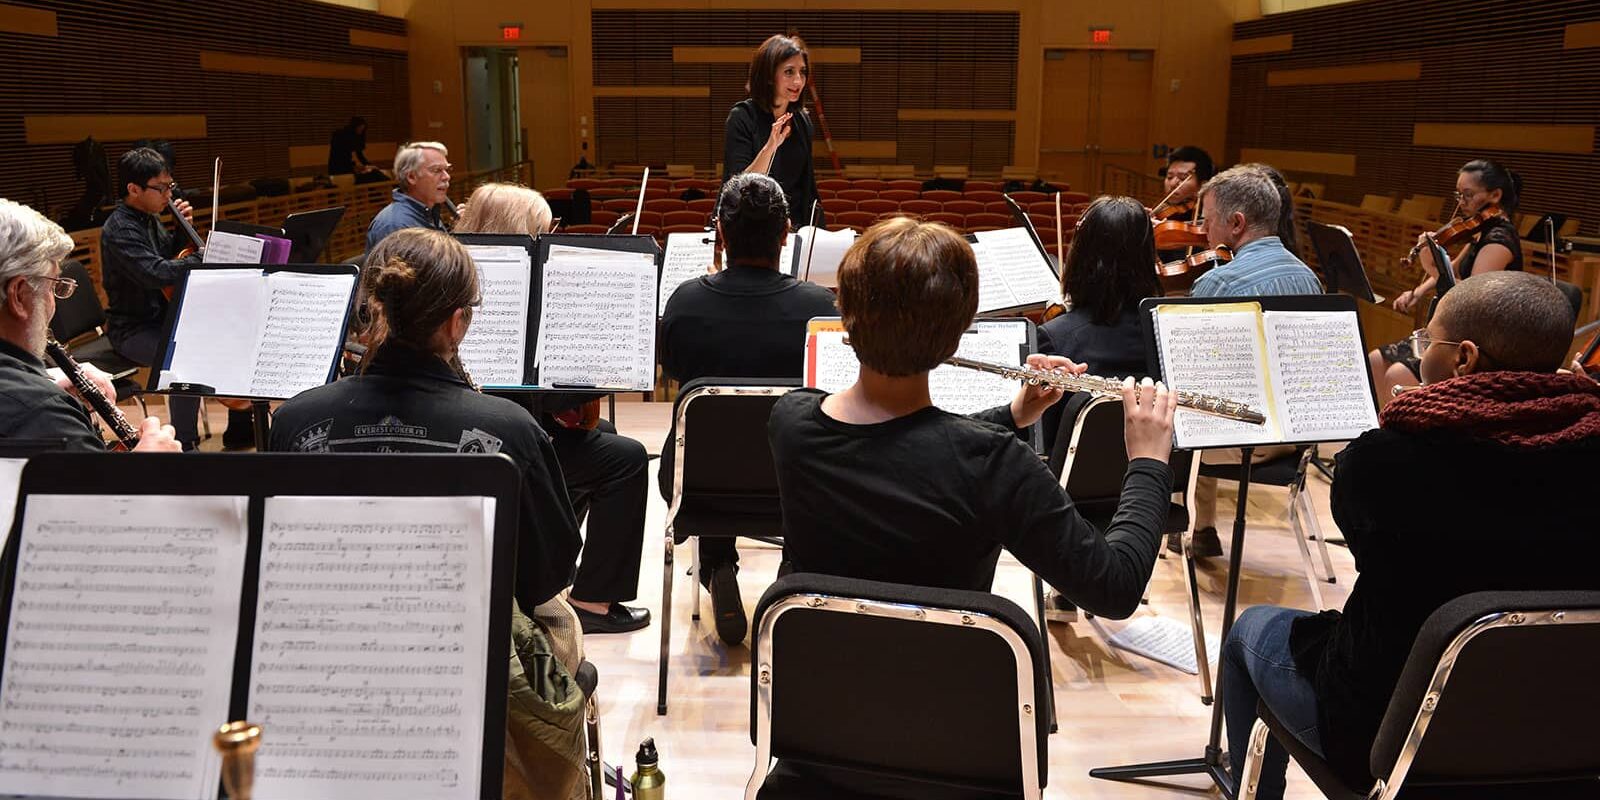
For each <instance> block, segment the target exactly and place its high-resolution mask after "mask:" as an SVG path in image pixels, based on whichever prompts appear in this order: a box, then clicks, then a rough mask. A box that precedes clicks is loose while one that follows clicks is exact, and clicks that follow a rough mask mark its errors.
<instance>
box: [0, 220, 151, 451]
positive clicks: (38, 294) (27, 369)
mask: <svg viewBox="0 0 1600 800" xmlns="http://www.w3.org/2000/svg"><path fill="white" fill-rule="evenodd" d="M71 250H72V238H71V237H69V236H67V233H66V231H64V230H62V229H61V226H59V225H57V224H55V223H54V222H51V221H50V220H47V219H45V218H44V216H43V215H41V214H40V213H39V212H37V211H34V210H33V209H31V208H28V207H27V206H24V205H19V204H17V203H13V202H11V201H10V200H6V199H4V198H0V292H3V297H0V438H4V439H36V440H63V439H64V440H65V441H66V444H67V447H68V448H69V449H71V450H87V451H104V450H105V441H104V440H103V439H101V438H100V435H99V434H98V433H96V429H95V425H94V423H93V422H92V421H91V420H90V417H89V414H88V412H87V411H86V410H85V409H84V407H83V405H82V404H81V403H80V402H78V400H76V399H74V398H73V397H71V396H69V395H68V393H67V392H68V390H69V388H70V386H71V382H70V381H69V380H68V379H67V378H66V377H65V376H64V375H61V373H60V371H59V370H46V369H45V366H44V361H43V358H42V355H43V353H44V344H45V334H46V332H47V331H48V329H49V325H50V318H51V317H52V316H54V315H55V311H56V300H57V298H60V299H65V298H68V297H71V296H72V293H73V291H75V290H76V291H85V292H92V291H94V288H93V287H91V286H84V287H79V286H78V285H77V283H76V282H75V281H73V280H72V279H71V278H63V277H61V260H62V259H63V258H66V256H67V253H69V252H71ZM84 371H85V373H87V374H88V376H89V377H90V378H91V379H92V380H93V381H94V382H95V383H96V384H97V385H98V386H99V387H100V390H101V392H102V393H103V394H105V395H106V396H107V397H109V398H112V400H113V402H115V398H116V396H117V395H116V390H115V389H114V388H113V387H112V385H111V379H110V376H109V375H106V374H105V373H104V372H101V371H100V370H98V369H95V368H93V367H91V366H87V365H86V366H85V367H84ZM134 449H135V450H137V451H140V452H158V451H168V452H178V451H179V449H180V448H179V446H178V442H177V440H176V439H175V438H174V436H173V431H172V426H171V425H162V424H161V421H160V420H158V419H156V418H155V417H148V418H146V419H145V421H144V424H143V425H142V426H141V427H140V430H139V446H138V447H136V448H134Z"/></svg>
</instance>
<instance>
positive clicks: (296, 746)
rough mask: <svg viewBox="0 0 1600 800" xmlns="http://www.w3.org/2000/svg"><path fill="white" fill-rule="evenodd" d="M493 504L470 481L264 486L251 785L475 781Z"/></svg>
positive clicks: (346, 790) (467, 788) (357, 786)
mask: <svg viewBox="0 0 1600 800" xmlns="http://www.w3.org/2000/svg"><path fill="white" fill-rule="evenodd" d="M492 520H493V501H492V500H486V499H485V498H481V497H444V498H437V497H435V498H357V497H317V498H299V497H273V498H269V499H268V500H267V501H266V510H265V515H264V523H263V526H264V531H265V535H264V537H263V545H262V554H261V593H260V597H259V602H258V611H257V614H256V628H255V638H254V653H253V656H254V658H253V661H252V669H251V676H250V684H249V685H250V703H249V706H250V711H249V718H250V719H251V720H253V721H257V722H259V723H261V724H262V725H263V726H264V727H265V728H266V729H267V730H269V731H271V732H272V733H271V736H270V737H268V738H266V739H264V740H263V744H262V747H261V750H260V752H259V753H258V754H257V763H258V765H259V769H258V773H257V778H256V787H257V791H258V793H259V794H261V795H263V796H283V797H298V798H307V800H318V798H328V799H329V800H332V799H333V798H347V797H369V796H380V795H384V794H389V793H392V792H393V791H394V788H393V787H394V785H395V784H396V783H397V782H398V783H403V784H405V785H406V786H407V787H408V788H407V789H406V791H405V794H406V795H407V796H416V797H444V796H463V797H465V796H473V797H475V796H477V789H476V783H475V782H476V779H477V777H476V776H478V775H479V774H480V772H481V767H482V747H483V742H482V738H483V711H484V705H483V704H484V693H485V691H486V690H485V674H484V668H485V664H486V663H487V653H488V642H487V641H486V637H485V632H486V631H487V630H488V604H489V588H488V578H487V576H488V559H489V551H490V549H491V548H490V547H489V541H490V535H489V534H490V532H491V531H492ZM399 762H408V763H399ZM418 762H432V763H430V764H429V765H428V766H426V767H424V766H423V765H422V764H421V763H418ZM397 764H398V766H399V768H398V769H397Z"/></svg>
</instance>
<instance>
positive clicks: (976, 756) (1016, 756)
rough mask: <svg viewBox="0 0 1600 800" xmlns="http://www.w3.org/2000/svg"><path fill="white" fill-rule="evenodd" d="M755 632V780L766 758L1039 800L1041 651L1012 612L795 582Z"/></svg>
mask: <svg viewBox="0 0 1600 800" xmlns="http://www.w3.org/2000/svg"><path fill="white" fill-rule="evenodd" d="M754 629H755V634H754V638H753V639H752V641H751V651H752V653H753V654H754V656H755V665H754V668H753V669H752V670H751V673H752V674H751V738H752V740H753V741H754V742H755V744H756V749H757V759H756V768H757V770H758V771H759V774H761V775H764V774H765V772H766V769H767V767H768V764H769V763H770V761H769V759H770V758H772V757H776V758H779V759H785V758H788V759H795V760H798V761H802V762H805V763H807V764H810V765H814V766H823V767H839V768H845V769H852V770H863V771H866V772H869V773H872V774H875V775H878V776H883V777H887V778H891V779H901V780H905V781H906V782H908V783H911V784H915V782H917V781H921V782H923V783H929V784H934V785H942V786H962V787H969V788H973V789H979V788H981V789H985V790H988V791H991V792H997V793H1007V794H1016V795H1020V796H1024V797H1030V798H1036V797H1039V796H1040V793H1041V791H1042V788H1043V787H1044V785H1045V783H1046V762H1047V755H1046V737H1047V736H1048V735H1049V716H1050V715H1049V714H1048V713H1046V712H1045V708H1047V706H1044V705H1043V704H1042V703H1041V702H1040V701H1039V700H1038V698H1039V697H1041V696H1042V695H1043V693H1045V692H1048V691H1050V686H1049V682H1048V679H1047V678H1046V675H1047V672H1046V670H1045V663H1044V659H1045V658H1046V657H1047V654H1046V650H1045V648H1044V645H1043V642H1042V641H1040V635H1039V629H1038V627H1037V626H1035V625H1034V624H1033V622H1032V621H1031V620H1030V619H1029V617H1028V616H1027V614H1025V613H1023V611H1022V609H1020V608H1018V607H1017V606H1016V604H1014V603H1012V602H1011V601H1009V600H1006V599H1004V598H1001V597H997V596H995V595H992V594H989V593H988V592H971V591H961V590H953V589H931V588H925V587H918V586H904V585H900V584H891V583H879V582H876V581H864V580H856V579H852V578H840V577H835V576H827V575H813V574H806V573H796V574H792V575H789V576H786V577H784V578H781V579H779V580H778V582H776V583H774V584H773V585H772V587H771V588H769V589H768V590H767V592H766V594H765V595H763V596H762V598H761V602H760V603H759V604H758V605H757V606H756V610H755V615H754ZM753 783H756V782H754V781H753Z"/></svg>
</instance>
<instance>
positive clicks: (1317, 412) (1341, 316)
mask: <svg viewBox="0 0 1600 800" xmlns="http://www.w3.org/2000/svg"><path fill="white" fill-rule="evenodd" d="M1262 316H1263V317H1264V318H1265V325H1266V331H1267V362H1268V364H1269V365H1270V367H1271V371H1272V378H1273V386H1274V388H1275V391H1274V392H1273V396H1274V398H1275V399H1276V400H1277V401H1278V419H1279V420H1280V423H1281V424H1282V426H1283V436H1284V438H1285V439H1288V440H1290V441H1342V440H1347V439H1354V438H1356V437H1357V436H1360V435H1361V434H1362V433H1363V432H1365V431H1369V430H1372V429H1373V428H1376V427H1378V408H1377V405H1376V404H1375V403H1374V402H1373V396H1372V387H1371V383H1370V379H1369V378H1368V376H1367V361H1366V354H1365V347H1364V346H1363V345H1362V343H1361V331H1360V327H1359V326H1358V325H1357V323H1356V312H1354V311H1320V312H1292V311H1268V312H1266V313H1265V314H1263V315H1262Z"/></svg>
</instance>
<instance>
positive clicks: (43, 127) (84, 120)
mask: <svg viewBox="0 0 1600 800" xmlns="http://www.w3.org/2000/svg"><path fill="white" fill-rule="evenodd" d="M22 129H23V131H24V137H25V139H26V141H27V143H28V144H72V143H74V142H77V141H79V140H81V139H83V138H84V137H85V136H93V137H94V138H96V139H99V140H100V141H102V142H105V141H115V140H118V139H137V138H140V137H145V136H148V137H152V138H160V139H204V138H206V118H205V116H204V115H201V114H189V115H181V114H165V115H150V114H58V115H33V114H30V115H28V116H25V117H23V118H22Z"/></svg>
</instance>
